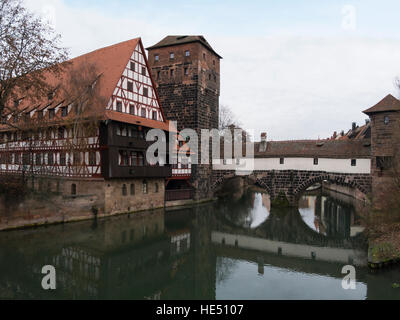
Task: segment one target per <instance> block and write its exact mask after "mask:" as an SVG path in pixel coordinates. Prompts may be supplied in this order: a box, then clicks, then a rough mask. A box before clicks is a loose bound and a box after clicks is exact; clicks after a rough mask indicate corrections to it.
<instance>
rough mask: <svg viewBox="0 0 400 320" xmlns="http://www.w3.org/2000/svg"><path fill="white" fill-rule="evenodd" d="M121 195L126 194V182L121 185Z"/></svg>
mask: <svg viewBox="0 0 400 320" xmlns="http://www.w3.org/2000/svg"><path fill="white" fill-rule="evenodd" d="M122 195H123V196H126V195H128V191H127V188H126V184H124V185H122Z"/></svg>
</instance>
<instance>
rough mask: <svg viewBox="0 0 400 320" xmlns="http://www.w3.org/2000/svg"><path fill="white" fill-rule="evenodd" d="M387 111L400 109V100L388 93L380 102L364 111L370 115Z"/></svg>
mask: <svg viewBox="0 0 400 320" xmlns="http://www.w3.org/2000/svg"><path fill="white" fill-rule="evenodd" d="M387 111H400V100H398V99H396V98H395V97H393V96H392V95H391V94H388V95H387V96H386V97H385V98H383V99H382V100H381V101H380V102H378V103H377V104H376V105H374V106H373V107H371V108H369V109H367V110H365V111H364V113H365V114H367V115H370V114H373V113H377V112H387Z"/></svg>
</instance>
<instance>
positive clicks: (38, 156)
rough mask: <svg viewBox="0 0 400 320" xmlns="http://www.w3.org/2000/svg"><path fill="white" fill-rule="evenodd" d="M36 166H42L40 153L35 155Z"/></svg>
mask: <svg viewBox="0 0 400 320" xmlns="http://www.w3.org/2000/svg"><path fill="white" fill-rule="evenodd" d="M36 165H37V166H40V165H42V155H41V154H40V153H36Z"/></svg>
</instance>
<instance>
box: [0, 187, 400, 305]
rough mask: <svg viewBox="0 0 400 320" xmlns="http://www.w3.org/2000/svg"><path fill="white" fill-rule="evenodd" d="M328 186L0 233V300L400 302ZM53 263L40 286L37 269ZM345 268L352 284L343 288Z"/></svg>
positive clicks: (354, 219) (398, 291)
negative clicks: (372, 266)
mask: <svg viewBox="0 0 400 320" xmlns="http://www.w3.org/2000/svg"><path fill="white" fill-rule="evenodd" d="M362 206H363V204H362V203H359V202H357V201H355V200H353V199H351V198H348V197H346V196H344V195H340V194H335V193H326V192H324V193H322V192H321V191H314V192H313V193H312V194H307V195H304V196H303V197H302V198H301V199H300V202H299V208H298V209H277V208H273V209H271V204H270V199H269V196H268V195H267V194H265V193H262V192H260V191H258V190H247V191H244V192H243V193H241V194H238V195H235V196H232V197H230V198H229V199H224V200H220V201H218V202H214V203H209V204H206V205H201V206H195V207H191V208H182V209H174V210H156V211H152V212H142V213H138V214H131V215H121V216H118V217H113V218H109V219H103V220H98V221H86V222H79V223H71V224H65V225H55V226H48V227H40V228H37V229H27V230H18V231H9V232H2V233H0V299H137V300H142V299H166V300H174V299H207V300H215V299H217V300H221V299H223V300H225V299H234V300H246V299H254V300H261V299H272V300H274V299H283V300H287V299H355V300H363V299H400V288H396V287H397V286H396V284H398V283H400V272H399V271H400V270H399V269H398V268H397V269H396V268H391V269H388V270H382V271H379V272H377V273H372V272H371V271H369V270H368V268H367V248H366V245H365V239H364V236H363V233H362V231H363V229H362V227H361V225H360V219H359V217H358V214H357V212H358V210H360V208H361V207H362ZM45 265H51V266H54V267H55V270H56V284H57V287H56V290H43V288H42V286H41V282H42V278H43V277H44V274H42V268H43V266H45ZM344 266H353V267H354V271H355V276H356V279H355V287H354V288H353V289H347V290H346V289H344V288H343V286H342V282H343V278H344V277H345V276H346V274H343V273H342V268H343V267H344Z"/></svg>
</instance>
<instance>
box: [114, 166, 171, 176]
mask: <svg viewBox="0 0 400 320" xmlns="http://www.w3.org/2000/svg"><path fill="white" fill-rule="evenodd" d="M171 176H172V167H171V166H163V167H160V166H135V167H129V166H126V167H123V166H118V167H114V168H113V170H112V176H111V177H110V178H169V177H171Z"/></svg>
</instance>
